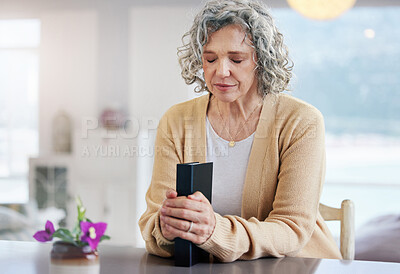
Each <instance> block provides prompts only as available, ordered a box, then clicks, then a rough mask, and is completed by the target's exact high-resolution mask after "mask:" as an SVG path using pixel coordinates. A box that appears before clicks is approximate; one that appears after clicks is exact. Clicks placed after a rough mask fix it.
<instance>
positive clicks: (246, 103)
mask: <svg viewBox="0 0 400 274" xmlns="http://www.w3.org/2000/svg"><path fill="white" fill-rule="evenodd" d="M215 100H216V104H217V107H218V108H219V111H220V112H221V115H222V117H223V118H224V119H226V120H228V119H233V120H244V121H246V120H248V119H249V118H250V116H256V115H255V114H256V113H257V109H260V108H261V106H262V97H261V96H260V95H258V94H257V95H255V96H251V97H247V98H243V99H242V100H239V99H238V100H236V101H234V102H223V101H220V100H218V99H217V98H215ZM258 114H259V113H258Z"/></svg>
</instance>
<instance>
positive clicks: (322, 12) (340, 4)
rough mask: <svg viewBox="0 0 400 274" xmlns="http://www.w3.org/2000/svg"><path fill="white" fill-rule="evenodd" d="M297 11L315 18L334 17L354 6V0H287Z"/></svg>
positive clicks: (325, 18) (326, 18)
mask: <svg viewBox="0 0 400 274" xmlns="http://www.w3.org/2000/svg"><path fill="white" fill-rule="evenodd" d="M287 2H288V4H289V5H290V6H291V7H292V8H293V9H294V10H296V11H297V12H299V13H300V14H302V15H303V16H306V17H308V18H312V19H317V20H329V19H334V18H336V17H338V16H340V15H341V14H343V13H344V12H345V11H347V10H348V9H350V8H351V7H353V6H354V4H355V2H356V0H287Z"/></svg>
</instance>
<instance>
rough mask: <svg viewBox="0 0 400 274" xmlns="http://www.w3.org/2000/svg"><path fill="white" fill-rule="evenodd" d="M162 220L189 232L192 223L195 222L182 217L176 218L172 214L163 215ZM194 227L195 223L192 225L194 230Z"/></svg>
mask: <svg viewBox="0 0 400 274" xmlns="http://www.w3.org/2000/svg"><path fill="white" fill-rule="evenodd" d="M161 220H162V221H163V222H164V223H165V224H167V225H170V226H172V227H174V228H176V229H178V230H182V231H184V232H188V230H189V228H190V226H191V224H192V223H193V222H191V221H186V220H182V219H176V218H173V217H170V216H161ZM193 224H194V223H193ZM192 229H193V225H192V228H191V229H190V230H192Z"/></svg>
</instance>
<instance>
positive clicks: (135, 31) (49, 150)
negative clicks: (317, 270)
mask: <svg viewBox="0 0 400 274" xmlns="http://www.w3.org/2000/svg"><path fill="white" fill-rule="evenodd" d="M265 2H266V3H267V4H268V5H269V6H270V7H271V13H272V14H273V16H274V17H275V19H276V23H277V25H278V27H279V29H280V30H281V32H282V33H283V34H284V37H285V41H286V44H287V45H288V46H289V49H290V50H289V52H290V55H291V58H292V60H293V61H294V64H295V66H294V78H293V80H292V82H291V91H290V93H291V94H292V95H293V96H295V97H298V98H301V99H303V100H305V101H307V102H309V103H311V104H313V105H314V106H316V107H317V108H318V109H319V110H320V111H321V112H322V113H323V115H324V117H325V123H326V145H327V174H326V183H325V186H324V190H323V193H322V197H321V202H323V203H325V204H327V205H330V206H340V202H341V201H342V200H343V199H346V198H347V199H352V200H353V201H354V203H355V206H356V229H357V228H359V227H360V226H362V225H363V224H364V223H365V222H366V221H368V220H369V219H371V218H373V217H376V216H381V215H384V214H399V212H400V203H399V202H398V197H399V196H400V92H399V87H400V77H399V75H400V28H399V27H398V26H399V25H400V3H399V2H398V1H394V0H393V1H390V0H358V1H357V2H356V3H355V4H354V0H353V1H345V0H344V2H353V3H350V5H349V6H348V7H345V8H343V7H340V5H339V4H337V5H333V6H329V7H328V8H327V9H326V7H325V11H318V10H317V9H312V8H311V7H309V6H306V9H305V11H306V12H304V10H302V9H301V6H300V7H296V6H294V5H292V6H289V4H288V3H287V2H286V1H283V0H281V1H280V0H274V1H272V0H270V1H265ZM289 2H294V1H289ZM299 2H307V1H299ZM317 2H318V1H317ZM322 2H323V1H322ZM334 2H337V3H339V2H341V1H334ZM202 4H203V1H195V0H190V1H183V0H181V1H179V0H175V1H161V0H151V1H150V0H149V1H145V0H142V1H140V0H138V1H134V0H131V1H128V0H114V1H107V0H97V1H96V0H69V1H62V0H34V1H31V0H0V205H1V207H0V240H1V239H12V240H32V237H31V236H32V234H33V232H34V231H35V230H37V229H38V228H42V225H43V224H44V222H45V221H46V220H47V219H50V220H53V221H54V220H56V221H57V223H58V224H59V225H62V226H68V227H72V226H73V224H74V220H75V219H76V208H75V199H74V198H75V197H76V195H79V196H80V197H81V199H82V201H83V203H84V205H85V206H86V207H87V215H88V217H89V218H90V219H92V220H93V221H105V222H108V223H109V228H108V234H109V235H111V237H112V240H111V242H110V243H113V244H121V245H125V244H129V245H135V246H143V241H142V239H141V236H140V233H139V231H138V226H137V220H138V218H139V217H140V215H141V214H142V213H143V212H144V210H145V208H146V205H145V201H144V195H145V192H146V189H147V187H148V185H149V183H150V179H151V170H152V161H153V160H152V159H153V158H152V157H153V152H154V151H153V143H154V135H155V132H156V127H157V124H158V120H159V119H160V117H161V115H162V114H163V113H164V112H165V111H166V110H167V109H168V108H169V107H170V106H172V105H174V104H176V103H178V102H182V101H185V100H188V99H191V98H194V97H195V96H197V95H195V94H194V92H193V86H186V85H185V83H184V81H183V80H182V79H181V78H180V69H179V65H178V62H177V56H176V48H177V47H178V46H180V45H181V37H182V35H183V33H184V32H185V31H187V30H188V29H189V28H190V26H191V22H192V20H193V16H194V14H196V11H197V10H199V8H200V7H201V6H202ZM353 4H354V6H352V5H353ZM295 8H297V9H298V10H297V11H296V10H295ZM323 8H324V7H322V9H323ZM335 8H338V11H335ZM299 11H300V12H299ZM307 11H308V12H309V13H307ZM315 12H316V13H317V15H318V14H319V15H320V14H321V13H323V14H325V13H327V15H326V16H327V17H326V18H329V19H321V18H319V19H313V17H314V18H315V16H313V13H315ZM318 12H319V13H318ZM329 12H332V14H333V15H332V14H331V13H329ZM314 15H315V14H314ZM317 17H318V16H317ZM330 226H331V229H332V232H333V234H334V235H336V236H337V235H338V234H339V225H338V224H337V225H335V224H332V225H330Z"/></svg>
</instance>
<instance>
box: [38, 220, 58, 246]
mask: <svg viewBox="0 0 400 274" xmlns="http://www.w3.org/2000/svg"><path fill="white" fill-rule="evenodd" d="M54 231H55V229H54V225H53V223H52V222H50V221H47V222H46V226H45V229H44V230H40V231H38V232H36V233H35V235H33V238H35V239H36V240H37V241H39V242H48V241H51V240H52V239H53V233H54Z"/></svg>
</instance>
